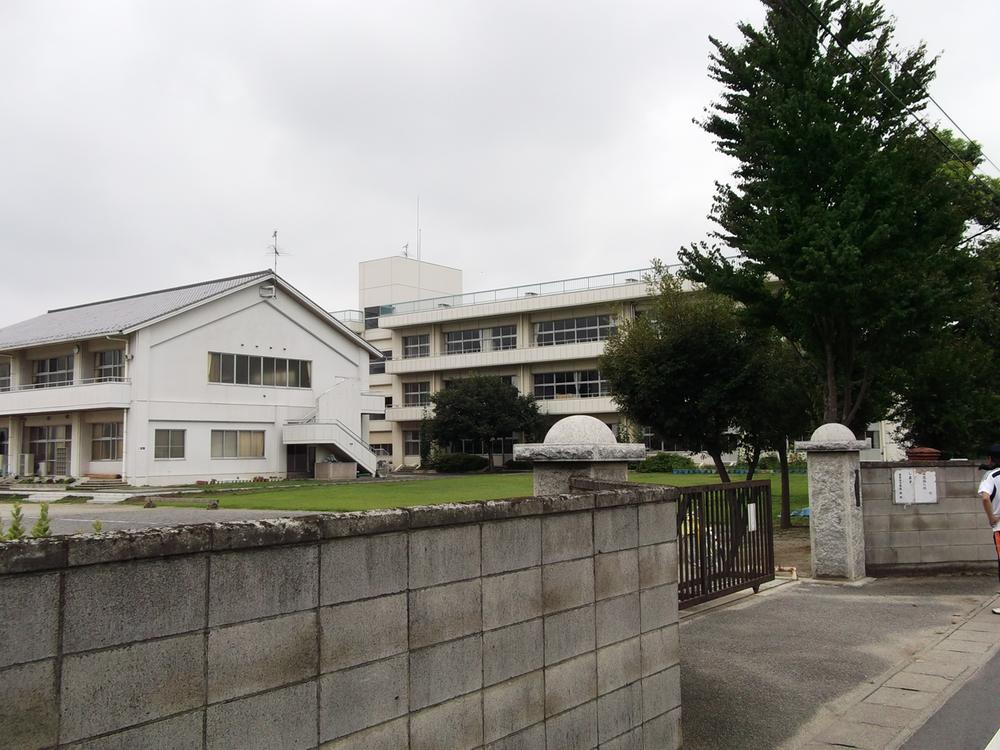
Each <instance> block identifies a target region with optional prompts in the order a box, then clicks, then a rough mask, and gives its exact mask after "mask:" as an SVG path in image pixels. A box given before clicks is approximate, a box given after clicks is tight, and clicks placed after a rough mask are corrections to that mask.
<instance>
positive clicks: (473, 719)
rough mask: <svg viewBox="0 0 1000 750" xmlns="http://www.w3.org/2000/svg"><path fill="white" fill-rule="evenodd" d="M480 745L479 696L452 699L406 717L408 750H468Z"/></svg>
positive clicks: (481, 741) (473, 694)
mask: <svg viewBox="0 0 1000 750" xmlns="http://www.w3.org/2000/svg"><path fill="white" fill-rule="evenodd" d="M482 744H483V705H482V695H481V694H480V693H471V694H470V695H465V696H462V697H461V698H456V699H455V700H451V701H448V702H447V703H442V704H441V705H440V706H434V707H433V708H428V709H426V710H424V711H419V712H417V713H415V714H413V716H412V717H410V750H442V748H448V750H471V749H472V748H476V747H479V746H480V745H482Z"/></svg>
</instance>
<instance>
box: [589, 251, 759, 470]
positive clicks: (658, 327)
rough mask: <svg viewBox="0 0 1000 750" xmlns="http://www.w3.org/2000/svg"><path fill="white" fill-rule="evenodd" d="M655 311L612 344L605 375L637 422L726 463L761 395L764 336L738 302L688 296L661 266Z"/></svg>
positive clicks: (622, 330)
mask: <svg viewBox="0 0 1000 750" xmlns="http://www.w3.org/2000/svg"><path fill="white" fill-rule="evenodd" d="M651 287H652V291H653V293H654V294H653V307H652V309H650V310H649V311H647V312H646V313H645V314H643V315H642V316H640V317H638V318H636V319H635V320H632V321H626V322H624V323H622V324H621V325H619V327H618V329H617V330H616V331H615V333H614V334H613V335H612V336H611V337H610V338H609V339H608V342H607V344H606V345H605V350H604V356H602V357H601V360H600V368H601V373H602V374H603V375H604V377H605V378H606V379H607V380H608V382H609V384H610V386H611V393H612V395H613V396H614V399H615V402H616V403H617V404H618V408H619V410H620V411H621V412H622V413H623V414H625V415H626V416H627V417H628V418H629V419H630V420H632V421H633V422H635V423H637V424H641V425H645V426H648V427H652V428H653V429H654V430H655V431H656V432H657V433H659V434H660V435H662V436H664V437H666V438H669V439H673V440H677V441H678V442H681V443H683V444H685V445H687V446H689V447H690V448H691V449H692V450H703V451H705V452H706V453H708V455H710V456H711V457H712V460H713V461H714V463H715V467H716V469H717V470H718V472H719V476H720V477H721V478H722V480H723V481H726V482H728V481H729V473H728V472H727V470H726V466H725V464H724V463H723V461H722V456H723V454H724V453H729V452H731V451H733V450H735V449H736V445H737V439H738V438H737V433H736V423H737V417H738V415H739V414H740V409H741V405H742V404H743V403H745V402H746V400H747V399H750V398H753V397H754V390H755V385H756V382H757V373H756V367H757V360H756V359H755V357H754V350H755V348H756V347H757V346H758V344H759V336H758V334H757V333H756V332H755V331H753V330H751V329H748V328H747V327H746V326H744V325H743V321H742V318H741V316H740V314H739V311H738V310H737V308H736V305H735V304H734V303H733V301H732V300H731V299H728V298H726V297H723V296H721V295H718V294H713V293H711V292H707V291H703V290H702V291H695V292H687V291H683V290H682V288H681V282H680V280H679V279H677V278H676V277H674V276H672V275H671V274H669V273H668V272H666V271H665V270H664V269H663V267H662V265H660V264H659V263H657V264H655V271H654V275H653V278H652V279H651Z"/></svg>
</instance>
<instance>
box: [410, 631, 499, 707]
mask: <svg viewBox="0 0 1000 750" xmlns="http://www.w3.org/2000/svg"><path fill="white" fill-rule="evenodd" d="M482 664H483V640H482V636H481V635H474V636H472V637H470V638H463V639H461V640H459V641H450V642H448V643H441V644H438V645H437V646H430V647H428V648H424V649H420V650H419V651H413V652H411V653H410V708H411V709H417V708H424V707H425V706H430V705H432V704H434V703H440V702H441V701H445V700H448V699H450V698H454V697H456V696H459V695H462V694H464V693H469V692H472V691H473V690H479V689H480V688H481V687H482V686H483V667H482Z"/></svg>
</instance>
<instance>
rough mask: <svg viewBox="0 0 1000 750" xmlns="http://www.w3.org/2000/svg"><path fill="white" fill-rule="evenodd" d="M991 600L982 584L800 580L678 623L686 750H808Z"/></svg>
mask: <svg viewBox="0 0 1000 750" xmlns="http://www.w3.org/2000/svg"><path fill="white" fill-rule="evenodd" d="M994 591H995V581H994V580H993V579H991V578H989V577H985V576H984V577H971V576H970V577H949V576H941V577H937V578H923V579H880V580H877V581H874V582H872V583H869V584H868V585H866V586H862V587H851V586H843V585H832V584H820V583H809V582H802V583H799V584H786V585H784V586H781V587H779V588H776V589H774V590H772V591H770V592H768V593H766V594H764V595H759V594H758V595H756V596H753V597H749V598H747V599H744V600H742V601H740V602H739V603H737V604H734V605H729V606H727V607H724V608H722V609H717V610H713V611H710V612H707V613H705V614H703V615H697V616H695V617H691V618H687V619H685V620H684V621H682V623H681V629H680V645H681V691H682V697H683V706H684V748H685V750H702V749H704V750H716V749H717V748H726V749H727V750H743V749H744V748H745V749H747V750H751V749H752V750H763V749H765V748H778V747H796V746H798V743H799V742H808V741H809V739H808V738H809V737H810V736H811V735H810V733H811V732H812V731H813V730H814V727H815V726H816V725H817V723H821V722H825V721H828V720H829V719H830V718H831V716H834V715H835V714H836V713H838V709H840V710H843V709H844V708H846V707H847V706H849V705H852V704H853V702H855V701H856V700H858V696H859V695H861V696H864V695H866V694H868V693H870V692H871V691H872V690H873V689H874V687H875V685H876V684H877V682H878V681H879V679H880V677H881V676H882V675H883V674H884V673H885V672H886V671H888V670H889V669H890V668H891V667H893V666H894V665H897V664H899V663H901V662H904V661H906V660H908V659H909V658H911V657H912V655H913V654H915V653H917V652H918V651H920V650H921V649H923V648H925V647H927V646H928V645H930V644H931V643H933V642H934V641H935V640H939V639H940V638H941V637H942V635H943V634H944V633H946V632H947V630H948V629H949V628H950V627H952V625H953V623H955V622H958V621H960V620H961V619H963V618H965V617H967V616H968V615H969V614H970V613H971V612H973V611H975V610H976V608H977V607H978V606H980V605H981V604H982V602H983V601H984V599H986V598H988V597H990V596H992V595H993V592H994ZM992 713H993V715H997V714H998V712H997V711H996V710H994V711H993V712H992ZM948 747H950V746H949V745H947V744H946V745H939V746H938V750H944V749H945V748H948ZM979 750H982V749H981V748H979Z"/></svg>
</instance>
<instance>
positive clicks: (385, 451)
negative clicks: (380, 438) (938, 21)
mask: <svg viewBox="0 0 1000 750" xmlns="http://www.w3.org/2000/svg"><path fill="white" fill-rule="evenodd" d="M418 442H419V441H418ZM368 447H369V448H371V449H372V453H374V454H375V455H376V456H391V455H392V443H372V444H371V445H370V446H368ZM417 449H418V450H419V446H417Z"/></svg>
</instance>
